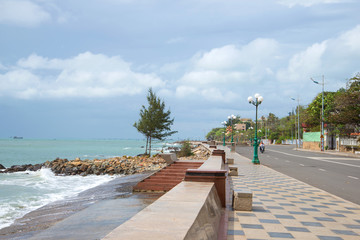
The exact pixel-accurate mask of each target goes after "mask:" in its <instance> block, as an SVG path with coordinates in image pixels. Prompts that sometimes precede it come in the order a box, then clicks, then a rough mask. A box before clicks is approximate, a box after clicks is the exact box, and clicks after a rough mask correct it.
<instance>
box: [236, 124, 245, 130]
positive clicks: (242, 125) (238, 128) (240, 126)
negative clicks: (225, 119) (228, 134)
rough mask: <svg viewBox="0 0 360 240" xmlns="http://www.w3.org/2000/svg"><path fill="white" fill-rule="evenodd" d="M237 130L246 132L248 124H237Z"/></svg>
mask: <svg viewBox="0 0 360 240" xmlns="http://www.w3.org/2000/svg"><path fill="white" fill-rule="evenodd" d="M235 129H236V130H239V131H246V124H245V123H237V124H235Z"/></svg>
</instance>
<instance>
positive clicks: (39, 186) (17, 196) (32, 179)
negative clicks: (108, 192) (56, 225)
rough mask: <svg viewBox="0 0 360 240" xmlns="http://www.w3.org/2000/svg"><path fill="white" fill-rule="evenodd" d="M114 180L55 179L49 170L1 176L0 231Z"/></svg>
mask: <svg viewBox="0 0 360 240" xmlns="http://www.w3.org/2000/svg"><path fill="white" fill-rule="evenodd" d="M114 178H116V176H108V175H103V176H97V175H89V176H86V177H82V176H56V175H54V174H53V173H52V172H51V170H50V169H46V168H43V169H41V170H38V171H36V172H17V173H11V174H1V175H0V188H1V192H0V229H1V228H4V227H7V226H9V225H11V224H12V223H13V222H14V221H15V220H16V219H18V218H21V217H22V216H24V215H25V214H26V213H28V212H31V211H33V210H35V209H37V208H40V207H42V206H44V205H46V204H48V203H51V202H54V201H57V200H62V199H66V198H70V197H73V196H76V195H77V194H79V193H80V192H82V191H85V190H87V189H90V188H93V187H96V186H98V185H100V184H103V183H105V182H108V181H110V180H112V179H114Z"/></svg>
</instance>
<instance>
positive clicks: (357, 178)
mask: <svg viewBox="0 0 360 240" xmlns="http://www.w3.org/2000/svg"><path fill="white" fill-rule="evenodd" d="M348 177H349V178H352V179H359V178H357V177H353V176H348Z"/></svg>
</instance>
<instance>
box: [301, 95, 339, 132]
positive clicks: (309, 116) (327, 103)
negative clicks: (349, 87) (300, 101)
mask: <svg viewBox="0 0 360 240" xmlns="http://www.w3.org/2000/svg"><path fill="white" fill-rule="evenodd" d="M337 94H338V93H336V92H324V122H325V123H329V116H330V115H331V112H333V111H334V107H335V98H336V95H337ZM321 111H322V93H319V94H318V95H317V96H316V97H315V98H314V100H313V101H312V102H311V103H310V104H309V106H308V107H307V109H306V111H305V123H306V125H307V126H308V127H309V129H310V130H311V131H320V129H321V117H322V114H321Z"/></svg>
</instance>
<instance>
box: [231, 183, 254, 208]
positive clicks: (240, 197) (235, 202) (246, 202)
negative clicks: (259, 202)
mask: <svg viewBox="0 0 360 240" xmlns="http://www.w3.org/2000/svg"><path fill="white" fill-rule="evenodd" d="M252 197H253V194H252V192H251V190H250V189H247V188H242V189H234V190H233V194H232V207H233V209H234V210H236V211H251V210H252Z"/></svg>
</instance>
